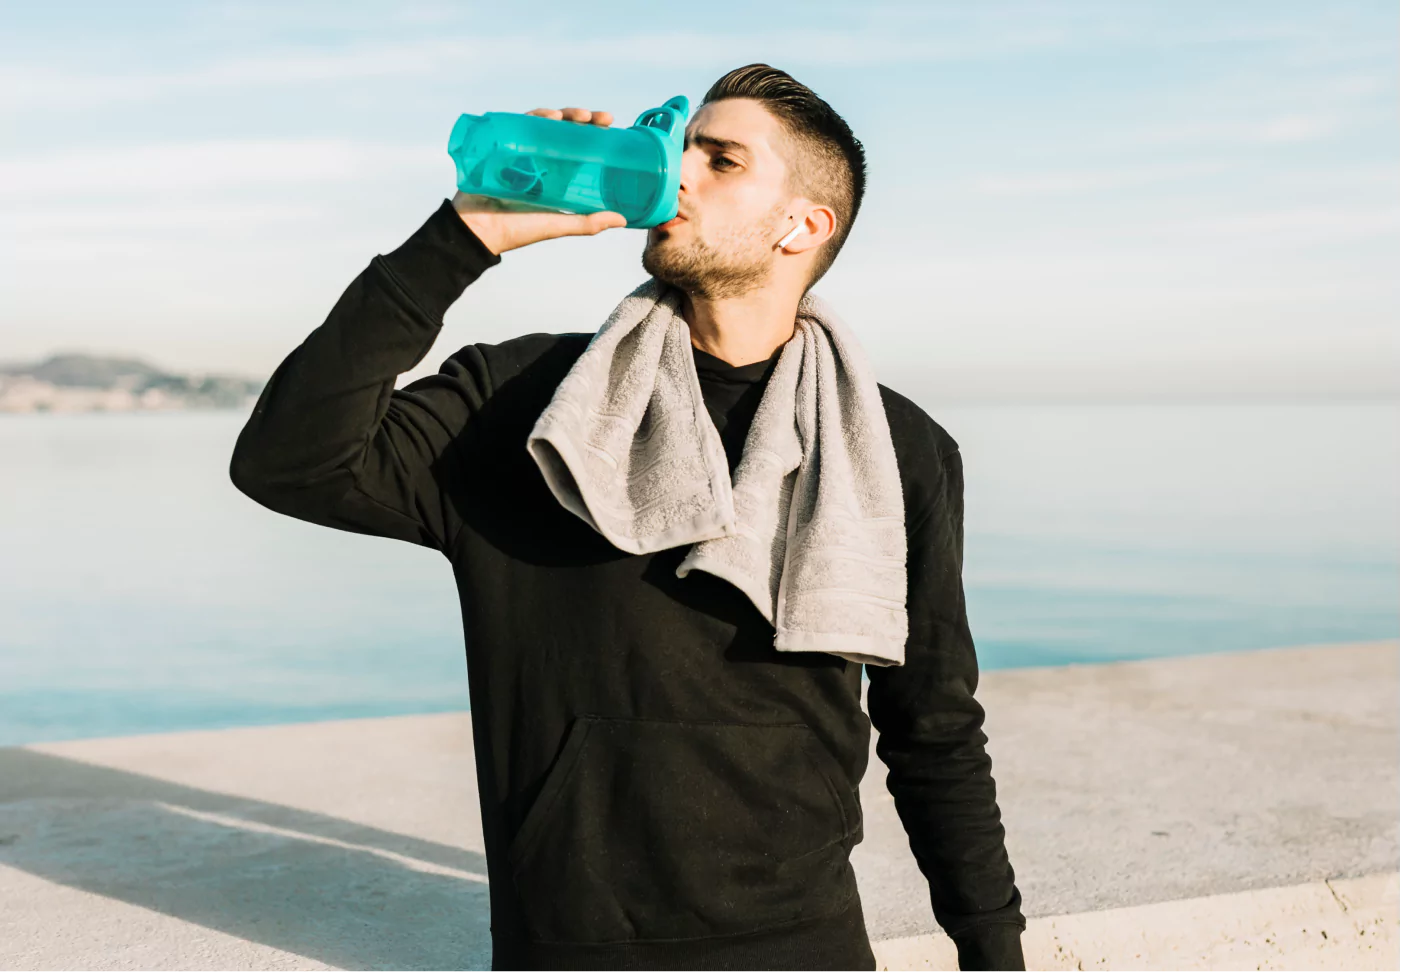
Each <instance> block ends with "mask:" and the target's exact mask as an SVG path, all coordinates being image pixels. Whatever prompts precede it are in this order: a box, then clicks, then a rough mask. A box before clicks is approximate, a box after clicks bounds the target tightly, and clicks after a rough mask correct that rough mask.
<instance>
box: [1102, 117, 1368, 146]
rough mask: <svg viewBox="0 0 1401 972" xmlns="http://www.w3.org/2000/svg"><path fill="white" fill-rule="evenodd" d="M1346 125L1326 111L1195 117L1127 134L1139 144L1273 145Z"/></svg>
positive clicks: (1306, 138)
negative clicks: (1216, 118)
mask: <svg viewBox="0 0 1401 972" xmlns="http://www.w3.org/2000/svg"><path fill="white" fill-rule="evenodd" d="M1341 127H1342V123H1341V119H1339V118H1336V117H1331V116H1323V115H1280V116H1277V117H1274V118H1267V119H1263V120H1262V119H1248V120H1247V119H1241V120H1236V121H1193V122H1184V123H1179V124H1171V125H1155V126H1152V127H1148V128H1142V129H1139V130H1137V131H1133V132H1129V133H1127V134H1126V136H1125V138H1124V141H1125V142H1126V143H1129V144H1137V145H1182V144H1187V143H1191V142H1213V143H1231V144H1246V145H1249V144H1256V145H1270V144H1281V143H1292V142H1314V141H1318V140H1320V139H1324V138H1327V137H1328V136H1330V135H1333V134H1334V133H1336V132H1337V131H1338V130H1339V129H1340V128H1341Z"/></svg>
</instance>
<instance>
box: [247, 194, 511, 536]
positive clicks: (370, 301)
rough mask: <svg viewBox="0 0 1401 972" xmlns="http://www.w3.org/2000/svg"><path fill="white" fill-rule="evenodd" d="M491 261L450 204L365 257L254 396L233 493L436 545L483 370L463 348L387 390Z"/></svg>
mask: <svg viewBox="0 0 1401 972" xmlns="http://www.w3.org/2000/svg"><path fill="white" fill-rule="evenodd" d="M500 262H501V257H500V255H498V254H496V253H493V252H491V250H490V249H488V248H487V246H486V245H485V244H483V242H482V241H481V240H480V239H478V238H477V236H476V235H475V234H474V233H473V232H472V230H470V229H469V228H468V227H467V225H466V224H465V223H464V222H463V220H462V218H461V217H460V216H459V215H458V214H457V212H456V211H455V210H454V209H453V207H452V206H451V205H450V204H449V203H448V202H446V201H444V203H443V205H442V206H441V207H440V208H439V209H438V211H437V212H435V213H434V214H433V215H432V216H430V217H429V218H428V220H427V222H425V223H424V224H423V226H422V227H421V228H420V229H419V230H418V231H417V232H415V233H414V234H413V235H412V236H411V237H409V239H408V240H407V241H406V242H405V243H404V244H403V245H402V246H400V247H399V248H398V249H396V250H394V251H392V252H391V253H389V254H387V255H382V256H376V257H375V258H374V259H373V260H371V261H370V265H369V266H368V267H366V268H365V270H364V271H362V272H361V273H360V275H359V276H358V277H356V278H355V280H354V281H353V282H352V283H351V284H350V286H349V287H347V288H346V290H345V292H344V293H343V294H342V295H341V298H340V300H339V301H337V302H336V305H335V306H334V307H333V308H332V309H331V312H330V314H329V315H328V316H327V318H326V320H325V322H324V323H323V324H322V325H321V326H320V327H318V328H317V329H316V330H314V331H312V332H311V334H310V335H309V336H308V337H307V338H306V340H305V341H303V342H302V343H301V345H300V346H298V347H297V348H296V349H295V350H294V351H293V352H292V353H291V354H289V355H288V356H287V358H286V359H285V360H284V361H283V362H282V364H280V365H279V366H278V368H277V370H276V371H275V372H274V373H273V375H272V378H271V379H270V380H269V381H268V384H267V386H266V387H265V388H264V389H263V392H262V394H261V395H260V396H259V398H258V403H257V405H256V406H255V407H254V409H253V414H252V416H251V417H250V418H249V419H248V422H247V424H246V425H245V426H244V428H243V431H242V432H241V433H240V434H239V437H238V443H237V445H236V446H235V447H234V453H233V459H232V461H231V462H230V465H229V475H230V477H231V478H232V480H233V482H234V485H236V486H237V487H238V488H239V489H240V490H241V491H242V492H244V493H246V494H247V495H248V496H250V497H251V498H253V499H254V500H256V501H258V502H259V503H261V504H262V505H264V506H266V507H268V508H270V509H273V510H276V511H278V512H279V513H285V514H287V515H288V516H294V517H297V518H298V519H303V520H309V521H311V522H313V523H320V524H323V525H325V526H331V527H336V528H338V529H342V530H351V531H353V532H357V533H372V534H376V535H380V536H389V537H394V538H396V539H401V540H408V541H410V542H413V543H420V544H423V545H425V546H432V547H437V548H439V549H442V548H444V547H445V546H446V545H447V544H448V543H449V542H450V540H451V536H450V534H451V532H452V531H453V529H454V525H453V522H452V520H453V516H454V514H453V513H452V511H451V508H450V506H449V504H447V503H446V502H445V501H444V500H443V495H444V491H443V490H442V489H440V488H439V487H440V484H439V481H438V479H439V477H441V476H442V475H444V473H443V472H442V469H443V467H444V465H450V462H449V463H446V464H445V463H444V457H445V455H446V454H447V453H448V452H449V450H451V449H452V448H453V443H454V441H455V440H456V439H457V437H458V435H459V433H460V432H461V430H462V428H463V427H464V426H465V425H466V423H467V422H468V421H469V419H470V418H471V415H472V414H473V413H474V412H475V411H476V410H477V409H479V408H480V407H481V405H482V403H483V402H484V401H485V400H486V398H487V397H488V396H489V395H490V394H491V381H490V375H489V374H487V371H486V367H485V362H484V361H483V360H482V358H481V355H480V353H478V352H476V349H475V348H470V347H469V348H466V349H464V350H463V352H462V353H461V354H459V355H456V356H454V357H453V358H452V359H451V360H449V361H448V362H447V363H446V364H445V365H444V366H443V369H442V371H441V372H440V373H439V374H437V375H434V376H432V377H430V378H425V379H423V380H421V381H418V382H414V383H413V385H411V386H409V387H408V388H406V389H403V390H401V391H396V390H395V388H394V382H395V379H397V378H398V376H399V375H400V374H402V373H403V372H405V371H408V370H409V369H410V368H413V367H414V366H415V365H417V364H418V363H419V362H420V361H422V360H423V357H424V356H425V355H426V354H427V353H428V351H429V349H430V348H432V346H433V342H434V340H435V339H436V338H437V336H438V332H439V331H440V330H441V329H442V323H443V314H444V312H445V311H446V310H447V309H448V307H449V306H451V304H452V303H453V301H455V300H456V299H457V298H458V297H459V296H460V295H461V294H462V292H463V290H464V289H465V288H466V287H467V286H468V285H469V284H471V283H472V282H473V281H474V280H476V279H477V277H479V276H480V275H481V274H482V273H483V272H484V271H485V270H486V269H487V268H488V267H492V266H495V265H496V264H498V263H500Z"/></svg>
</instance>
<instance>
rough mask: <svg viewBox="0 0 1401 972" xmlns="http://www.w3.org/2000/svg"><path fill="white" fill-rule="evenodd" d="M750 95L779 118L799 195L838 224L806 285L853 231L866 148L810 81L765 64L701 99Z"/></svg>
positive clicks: (738, 71) (737, 73)
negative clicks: (818, 205)
mask: <svg viewBox="0 0 1401 972" xmlns="http://www.w3.org/2000/svg"><path fill="white" fill-rule="evenodd" d="M726 98H752V99H754V100H755V101H758V102H760V103H761V104H762V105H763V106H764V108H765V109H766V110H767V111H768V112H769V114H771V115H773V116H774V118H776V119H777V120H778V123H779V125H780V127H781V128H782V130H783V133H784V135H785V136H786V139H787V141H788V143H789V144H788V146H786V148H787V151H786V152H784V153H783V154H784V158H785V160H786V161H787V162H788V186H789V190H790V191H791V192H793V193H794V194H795V195H800V196H806V197H807V198H808V199H811V200H812V201H813V202H815V203H821V204H822V205H824V206H830V207H832V212H833V213H834V214H835V215H836V217H837V225H836V228H835V229H834V230H833V232H832V236H831V238H830V239H828V240H827V243H826V245H824V246H823V248H822V250H821V251H820V252H819V253H818V254H817V258H816V260H815V262H814V263H813V266H812V275H811V277H810V278H809V280H808V283H807V288H805V290H806V289H811V287H812V285H813V284H815V283H817V281H818V280H820V279H822V275H823V274H825V273H826V272H827V270H828V269H829V268H830V267H831V266H832V263H833V262H834V261H835V260H836V259H837V254H838V253H839V252H841V249H842V246H843V244H845V243H846V238H847V235H848V234H849V233H850V232H851V224H852V223H853V222H855V221H856V214H857V212H858V211H859V210H860V209H861V197H862V196H864V195H865V194H866V152H865V149H863V148H862V147H861V142H860V140H858V139H857V137H856V136H855V135H853V134H852V132H851V127H850V126H849V125H847V123H846V121H845V120H844V119H843V118H842V116H841V115H838V114H837V113H836V111H834V110H833V108H832V106H831V105H829V104H827V102H825V101H823V100H822V99H821V98H819V97H818V96H817V94H816V93H815V92H814V91H813V90H812V89H811V88H809V87H808V86H807V85H805V84H802V83H800V82H798V81H795V80H794V79H793V76H792V75H790V74H788V73H787V72H786V71H780V70H779V69H778V68H776V67H770V66H769V65H767V64H746V65H745V66H744V67H741V68H735V69H734V70H733V71H731V72H730V73H729V74H726V75H725V76H724V77H723V78H721V79H720V80H719V81H716V82H715V83H714V84H712V85H711V86H710V90H709V91H707V92H706V93H705V97H704V98H703V99H701V104H702V105H708V104H710V103H712V102H715V101H723V100H725V99H726Z"/></svg>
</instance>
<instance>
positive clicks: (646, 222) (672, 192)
mask: <svg viewBox="0 0 1401 972" xmlns="http://www.w3.org/2000/svg"><path fill="white" fill-rule="evenodd" d="M690 113H691V102H690V101H689V100H688V99H687V98H686V96H685V95H677V96H676V97H674V98H671V99H669V100H668V101H667V102H666V104H664V105H662V106H661V107H660V108H649V109H647V110H646V111H644V112H643V113H642V114H640V115H638V116H637V121H635V122H633V123H632V127H633V128H635V129H638V130H640V131H645V132H650V133H651V134H652V135H653V136H654V137H655V138H656V139H657V144H658V145H659V146H660V148H661V152H660V157H661V161H660V170H659V172H658V174H659V175H660V176H661V184H662V185H661V190H660V191H659V192H658V193H657V198H656V200H655V201H654V202H653V203H652V206H651V208H650V209H648V210H647V212H646V213H644V214H643V215H642V216H639V217H638V218H637V219H635V220H633V221H632V222H630V223H628V226H630V227H632V228H634V229H645V228H646V227H649V226H657V225H660V224H661V223H665V222H666V221H667V220H669V219H671V218H672V217H674V216H675V215H676V194H677V193H678V192H680V191H681V153H682V150H683V149H684V148H685V145H686V119H687V117H688V116H689V115H690Z"/></svg>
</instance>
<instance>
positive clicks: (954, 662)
mask: <svg viewBox="0 0 1401 972" xmlns="http://www.w3.org/2000/svg"><path fill="white" fill-rule="evenodd" d="M938 466H939V468H940V470H941V471H940V474H939V477H940V480H941V481H940V482H939V483H937V484H936V485H935V486H934V489H933V497H932V500H931V505H930V506H929V508H928V509H926V510H925V511H924V512H923V513H921V514H917V515H918V516H919V517H920V519H919V521H918V522H917V523H916V524H915V526H914V528H913V529H912V530H911V539H910V547H909V588H910V598H909V616H910V637H909V643H908V645H907V647H906V652H905V664H904V665H901V666H877V665H868V666H866V672H867V676H868V677H869V678H870V685H869V687H868V689H867V708H868V710H869V713H870V717H871V724H872V726H874V727H875V729H876V731H877V732H878V733H879V737H878V738H877V740H876V753H877V755H878V756H879V757H880V758H881V760H882V761H883V762H884V763H885V764H886V766H888V767H889V770H890V772H889V774H888V775H887V776H886V786H887V787H888V788H889V790H890V793H891V795H892V796H893V797H894V798H895V809H896V812H897V813H898V814H899V816H900V820H901V822H902V823H903V824H904V827H905V831H906V833H907V834H908V835H909V839H910V849H911V850H912V851H913V852H914V856H915V860H916V861H917V863H918V864H919V868H920V871H921V872H922V873H923V874H924V876H925V877H926V878H927V879H928V881H929V892H930V900H931V903H932V904H933V908H934V917H935V919H936V920H937V921H938V923H939V926H940V927H941V928H943V929H944V931H945V932H947V933H948V934H949V936H950V937H951V938H952V939H953V941H954V943H955V945H956V946H957V947H958V964H959V968H960V969H1025V968H1026V964H1025V959H1024V957H1023V954H1022V946H1021V933H1022V931H1023V929H1025V927H1026V919H1025V918H1024V917H1023V915H1022V913H1021V893H1020V892H1019V891H1018V890H1017V886H1016V885H1015V884H1014V883H1013V872H1012V866H1011V864H1010V863H1009V862H1008V859H1007V851H1006V847H1005V845H1004V830H1003V826H1002V822H1001V814H1000V811H999V810H998V806H997V792H996V787H995V785H994V782H993V778H992V761H991V759H990V758H989V757H988V754H987V752H986V750H985V749H984V746H985V745H986V743H987V736H986V735H984V733H983V730H982V726H983V716H984V713H983V708H982V706H981V705H980V704H979V703H978V702H977V700H975V699H974V698H973V692H974V690H975V689H976V688H977V685H978V662H977V657H976V655H975V653H974V646H973V638H972V635H971V634H970V632H969V628H968V617H967V610H966V607H965V604H964V594H963V576H962V575H963V459H962V456H961V454H960V453H959V451H958V450H957V448H955V449H953V450H952V451H950V452H948V453H946V454H945V455H943V456H942V457H940V462H939V463H938Z"/></svg>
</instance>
